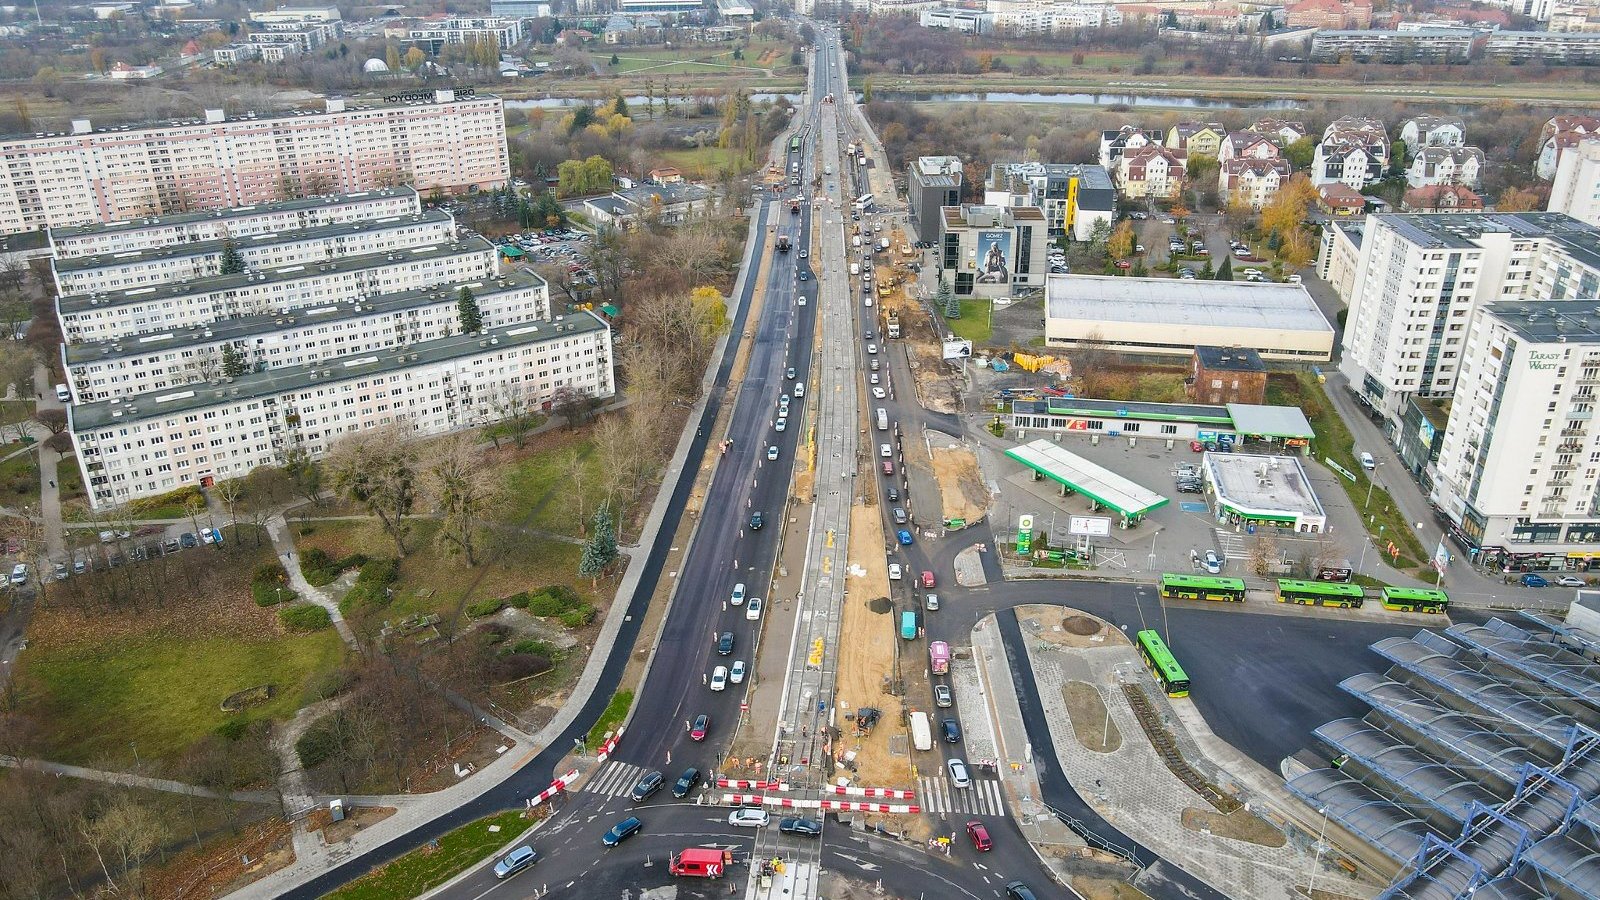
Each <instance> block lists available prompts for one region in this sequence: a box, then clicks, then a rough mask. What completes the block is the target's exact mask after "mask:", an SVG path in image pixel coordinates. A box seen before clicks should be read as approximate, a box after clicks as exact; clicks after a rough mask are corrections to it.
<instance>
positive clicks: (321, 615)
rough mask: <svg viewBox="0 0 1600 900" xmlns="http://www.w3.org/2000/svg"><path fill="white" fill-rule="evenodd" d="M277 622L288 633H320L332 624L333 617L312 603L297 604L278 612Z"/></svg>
mask: <svg viewBox="0 0 1600 900" xmlns="http://www.w3.org/2000/svg"><path fill="white" fill-rule="evenodd" d="M278 621H280V622H282V623H283V627H285V628H287V629H289V630H290V631H320V630H321V629H324V628H327V627H328V626H329V625H332V624H333V617H332V616H330V615H328V611H327V610H325V609H323V608H322V607H320V606H317V605H316V604H314V603H297V604H295V605H294V606H286V607H284V608H283V609H280V610H278Z"/></svg>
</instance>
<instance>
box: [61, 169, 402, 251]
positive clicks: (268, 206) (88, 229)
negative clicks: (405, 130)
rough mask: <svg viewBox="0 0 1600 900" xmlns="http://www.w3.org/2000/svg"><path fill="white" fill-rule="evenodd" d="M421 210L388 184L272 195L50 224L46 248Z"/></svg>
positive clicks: (214, 234)
mask: <svg viewBox="0 0 1600 900" xmlns="http://www.w3.org/2000/svg"><path fill="white" fill-rule="evenodd" d="M421 211H422V198H421V197H420V196H418V195H417V192H416V190H415V189H413V188H409V187H403V186H402V187H393V188H380V189H378V190H373V191H359V192H357V193H354V194H333V195H329V196H326V197H307V198H304V199H294V200H277V201H273V202H271V203H260V204H255V205H252V206H241V207H235V208H232V209H209V210H204V211H200V212H182V213H173V214H172V215H167V216H147V217H142V218H135V219H122V220H118V221H111V222H96V223H93V224H90V225H73V226H66V227H61V228H51V229H50V231H49V235H50V250H51V252H52V253H53V254H54V256H55V258H56V259H57V260H61V259H66V258H68V257H76V256H93V255H98V254H107V253H127V252H131V251H138V250H151V249H156V248H160V247H167V246H170V245H173V244H187V243H198V242H204V241H220V240H222V239H223V238H228V237H231V238H233V239H235V240H239V239H242V238H247V237H255V236H257V235H263V234H272V233H275V232H279V231H287V230H293V229H304V228H316V227H318V226H322V225H337V224H340V223H343V222H363V221H367V220H369V219H382V218H387V217H389V216H403V215H410V214H414V213H418V212H421Z"/></svg>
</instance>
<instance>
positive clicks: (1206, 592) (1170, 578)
mask: <svg viewBox="0 0 1600 900" xmlns="http://www.w3.org/2000/svg"><path fill="white" fill-rule="evenodd" d="M1161 596H1163V597H1165V598H1167V599H1168V600H1222V601H1226V602H1229V603H1242V602H1244V582H1243V581H1241V580H1239V579H1237V578H1219V577H1215V576H1210V575H1178V574H1174V573H1172V572H1168V573H1167V574H1165V575H1162V576H1161Z"/></svg>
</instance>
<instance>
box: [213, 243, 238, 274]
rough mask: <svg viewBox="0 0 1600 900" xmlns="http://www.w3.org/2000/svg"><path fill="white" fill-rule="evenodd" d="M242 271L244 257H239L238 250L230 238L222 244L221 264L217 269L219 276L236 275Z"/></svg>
mask: <svg viewBox="0 0 1600 900" xmlns="http://www.w3.org/2000/svg"><path fill="white" fill-rule="evenodd" d="M243 271H244V257H242V256H240V255H239V248H238V247H237V246H235V245H234V243H233V240H232V239H231V238H230V239H228V240H224V241H223V242H222V262H221V264H220V265H219V266H218V267H217V274H219V275H237V274H239V273H240V272H243Z"/></svg>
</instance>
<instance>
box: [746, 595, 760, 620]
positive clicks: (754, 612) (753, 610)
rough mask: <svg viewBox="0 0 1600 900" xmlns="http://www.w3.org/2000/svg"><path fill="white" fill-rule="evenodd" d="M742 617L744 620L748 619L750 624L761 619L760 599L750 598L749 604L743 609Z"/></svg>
mask: <svg viewBox="0 0 1600 900" xmlns="http://www.w3.org/2000/svg"><path fill="white" fill-rule="evenodd" d="M744 617H745V618H746V619H749V620H750V621H752V622H754V621H755V620H757V619H759V618H761V598H760V597H751V598H750V602H749V603H748V604H747V605H746V606H745V608H744Z"/></svg>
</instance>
